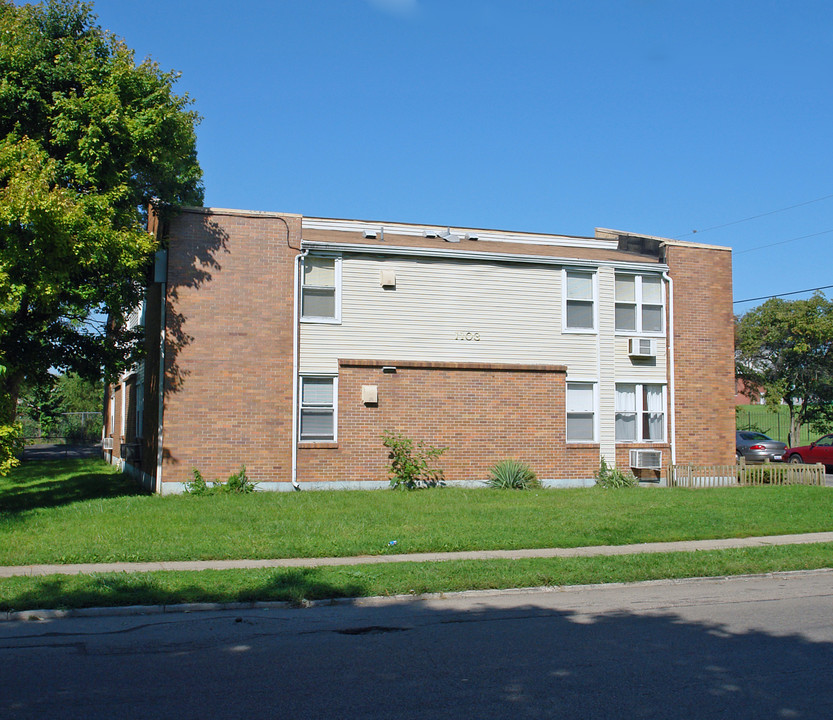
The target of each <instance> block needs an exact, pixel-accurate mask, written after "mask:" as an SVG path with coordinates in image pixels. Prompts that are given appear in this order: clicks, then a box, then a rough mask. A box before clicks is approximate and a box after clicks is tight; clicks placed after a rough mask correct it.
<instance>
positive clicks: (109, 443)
mask: <svg viewBox="0 0 833 720" xmlns="http://www.w3.org/2000/svg"><path fill="white" fill-rule="evenodd" d="M102 448H103V449H104V450H112V449H113V438H111V437H106V438H104V442H103V443H102Z"/></svg>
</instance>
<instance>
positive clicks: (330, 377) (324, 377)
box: [298, 374, 338, 443]
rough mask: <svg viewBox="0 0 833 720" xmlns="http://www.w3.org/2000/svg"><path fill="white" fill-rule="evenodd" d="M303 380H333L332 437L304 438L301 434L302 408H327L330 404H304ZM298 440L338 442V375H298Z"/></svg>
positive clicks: (300, 441) (304, 441)
mask: <svg viewBox="0 0 833 720" xmlns="http://www.w3.org/2000/svg"><path fill="white" fill-rule="evenodd" d="M305 380H332V381H333V403H332V409H333V437H332V438H328V439H325V438H304V437H302V436H301V428H302V427H303V414H304V410H317V409H319V410H320V409H329V408H330V407H331V406H330V405H324V404H318V403H311V404H310V403H308V404H304V381H305ZM298 442H299V443H318V442H338V376H337V375H313V374H304V375H300V376H299V377H298Z"/></svg>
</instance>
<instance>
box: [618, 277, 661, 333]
mask: <svg viewBox="0 0 833 720" xmlns="http://www.w3.org/2000/svg"><path fill="white" fill-rule="evenodd" d="M615 277H616V278H619V277H621V278H624V277H630V278H634V300H633V302H631V301H620V300H618V299H617V298H616V294H615V290H614V296H613V302H614V308H613V310H614V322H615V317H616V314H615V313H616V306H618V305H632V306H633V307H634V309H635V312H636V327H635V328H634V329H632V330H626V329H623V328H618V327H617V328H616V334H617V335H649V336H651V337H662V336H664V335H665V282H664V281H663V279H662V276H661V275H657V274H654V273H650V274H649V273H633V272H619V271H617V272H616V274H615ZM644 277H651V278H657V279H658V280H659V291H660V324H661V327H660V329H659V330H645V329H643V327H642V313H643V307H644V306H645V305H655V304H656V303H645V302H644V301H643V297H642V278H644ZM614 282H615V280H614ZM614 288H615V285H614Z"/></svg>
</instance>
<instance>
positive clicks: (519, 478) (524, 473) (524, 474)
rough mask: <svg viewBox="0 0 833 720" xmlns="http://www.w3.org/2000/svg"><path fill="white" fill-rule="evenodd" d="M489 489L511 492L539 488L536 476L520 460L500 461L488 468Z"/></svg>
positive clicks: (539, 484) (487, 482)
mask: <svg viewBox="0 0 833 720" xmlns="http://www.w3.org/2000/svg"><path fill="white" fill-rule="evenodd" d="M486 484H487V485H488V486H489V487H493V488H505V489H513V490H528V489H529V488H538V487H541V483H540V482H538V476H537V475H536V474H535V472H534V471H533V470H532V468H531V467H529V465H527V464H526V463H525V462H523V461H521V460H515V459H509V460H501V461H500V462H499V463H497V464H495V465H492V467H491V468H489V479H488V480H487V481H486Z"/></svg>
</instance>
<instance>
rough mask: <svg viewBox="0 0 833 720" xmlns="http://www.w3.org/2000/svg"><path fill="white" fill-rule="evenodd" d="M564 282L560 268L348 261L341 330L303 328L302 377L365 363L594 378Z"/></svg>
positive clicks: (592, 359)
mask: <svg viewBox="0 0 833 720" xmlns="http://www.w3.org/2000/svg"><path fill="white" fill-rule="evenodd" d="M382 269H386V270H393V271H394V272H395V275H396V288H395V289H385V288H383V287H382V286H381V284H380V272H381V270H382ZM561 280H562V268H561V267H559V266H555V265H552V266H550V265H523V264H507V263H493V262H475V261H465V260H443V259H428V258H426V259H422V258H420V259H398V258H397V259H384V258H377V257H371V256H366V255H345V257H344V260H343V262H342V282H341V285H342V291H341V308H342V311H341V324H340V325H327V324H323V323H322V324H316V323H303V324H302V325H301V348H300V368H301V372H302V373H312V374H328V373H329V374H337V373H338V358H356V359H358V358H361V359H376V360H396V359H400V360H436V361H444V362H492V363H537V364H556V365H566V366H567V367H568V368H569V369H570V372H571V373H575V375H576V376H578V377H590V378H595V377H596V376H597V374H598V343H597V339H596V337H595V335H590V334H586V333H585V334H582V333H570V334H563V333H562V319H561V315H562V304H561ZM610 284H611V285H612V282H611V283H610ZM612 300H613V299H612V297H611V298H610V305H611V308H612V304H613V302H612ZM469 333H470V334H471V335H470V336H469V335H468V334H469ZM467 337H470V338H471V339H466V338H467ZM475 338H478V339H475Z"/></svg>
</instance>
